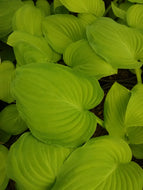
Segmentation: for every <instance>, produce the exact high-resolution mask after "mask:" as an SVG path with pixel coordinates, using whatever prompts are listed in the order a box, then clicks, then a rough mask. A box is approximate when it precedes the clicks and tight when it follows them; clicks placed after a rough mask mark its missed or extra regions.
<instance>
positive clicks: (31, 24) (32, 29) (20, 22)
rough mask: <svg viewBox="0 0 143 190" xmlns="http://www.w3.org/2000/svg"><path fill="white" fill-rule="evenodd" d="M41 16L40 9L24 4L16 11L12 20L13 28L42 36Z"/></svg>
mask: <svg viewBox="0 0 143 190" xmlns="http://www.w3.org/2000/svg"><path fill="white" fill-rule="evenodd" d="M43 18H44V16H43V14H42V12H41V11H40V9H38V8H36V7H35V6H32V5H29V4H26V5H24V6H22V7H21V8H20V9H18V11H16V13H15V15H14V17H13V21H12V26H13V30H19V31H22V32H27V33H29V34H32V35H36V36H42V30H41V24H42V20H43ZM27 21H28V22H27Z"/></svg>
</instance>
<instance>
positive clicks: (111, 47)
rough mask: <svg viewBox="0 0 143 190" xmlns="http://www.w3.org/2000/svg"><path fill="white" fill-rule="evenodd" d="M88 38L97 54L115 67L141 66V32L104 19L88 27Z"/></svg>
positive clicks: (109, 19) (142, 47) (142, 42)
mask: <svg viewBox="0 0 143 190" xmlns="http://www.w3.org/2000/svg"><path fill="white" fill-rule="evenodd" d="M87 37H88V40H89V43H90V45H91V46H92V48H93V49H94V50H95V52H96V53H97V54H99V55H100V56H101V57H103V58H104V59H105V60H106V61H107V62H109V63H110V64H111V65H112V66H113V67H115V68H122V69H123V68H129V69H132V68H139V67H140V66H141V63H140V62H139V61H138V60H140V59H142V58H143V36H142V34H141V33H140V32H138V31H136V30H134V29H131V28H129V27H127V26H124V25H121V24H118V23H116V22H115V21H114V20H112V19H111V18H105V17H103V18H99V19H96V21H95V22H94V23H93V24H92V25H90V26H87Z"/></svg>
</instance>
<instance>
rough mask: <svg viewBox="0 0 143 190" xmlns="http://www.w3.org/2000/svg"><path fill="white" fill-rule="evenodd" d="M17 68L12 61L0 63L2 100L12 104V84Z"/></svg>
mask: <svg viewBox="0 0 143 190" xmlns="http://www.w3.org/2000/svg"><path fill="white" fill-rule="evenodd" d="M14 70H15V67H14V65H13V63H12V62H10V61H3V62H2V63H0V89H1V90H0V100H3V101H5V102H8V103H11V102H13V101H14V99H13V98H12V96H11V93H10V84H11V80H12V78H13V74H14Z"/></svg>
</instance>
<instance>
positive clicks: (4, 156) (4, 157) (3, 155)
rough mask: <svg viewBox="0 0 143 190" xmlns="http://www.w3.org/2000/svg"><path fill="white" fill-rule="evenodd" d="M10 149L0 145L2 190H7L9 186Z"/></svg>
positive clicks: (0, 183)
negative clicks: (7, 167) (7, 165)
mask: <svg viewBox="0 0 143 190" xmlns="http://www.w3.org/2000/svg"><path fill="white" fill-rule="evenodd" d="M7 156H8V149H7V148H6V147H5V146H3V145H1V144H0V163H1V164H0V190H5V189H6V186H7V184H8V180H9V179H8V177H7V173H6V164H7Z"/></svg>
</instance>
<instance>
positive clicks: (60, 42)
mask: <svg viewBox="0 0 143 190" xmlns="http://www.w3.org/2000/svg"><path fill="white" fill-rule="evenodd" d="M43 33H44V36H45V38H46V40H47V42H48V43H49V44H50V45H51V47H52V48H53V49H54V50H55V51H57V52H58V53H63V52H64V50H65V49H66V47H67V46H68V45H69V44H70V43H72V42H75V41H78V40H80V39H83V38H85V29H84V27H83V25H82V23H81V22H80V21H79V19H78V18H76V17H75V16H73V15H68V14H56V15H51V16H48V17H46V18H45V19H44V21H43Z"/></svg>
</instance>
